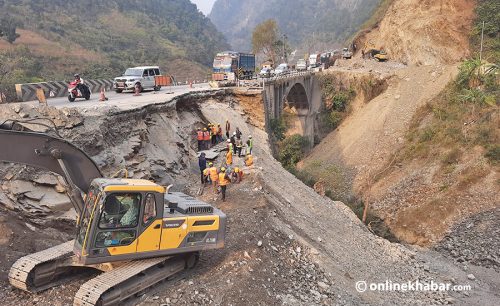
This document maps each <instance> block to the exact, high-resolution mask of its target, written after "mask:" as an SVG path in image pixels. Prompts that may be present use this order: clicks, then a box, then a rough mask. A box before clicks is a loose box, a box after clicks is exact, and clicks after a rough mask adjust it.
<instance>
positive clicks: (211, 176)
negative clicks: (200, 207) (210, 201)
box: [208, 162, 219, 193]
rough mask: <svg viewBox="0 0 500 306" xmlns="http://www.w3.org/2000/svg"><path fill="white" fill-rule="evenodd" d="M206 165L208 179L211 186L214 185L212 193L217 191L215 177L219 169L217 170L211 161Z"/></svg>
mask: <svg viewBox="0 0 500 306" xmlns="http://www.w3.org/2000/svg"><path fill="white" fill-rule="evenodd" d="M208 166H209V167H210V169H209V170H208V172H209V174H210V180H211V181H212V186H213V187H214V193H217V177H218V174H219V171H217V168H216V167H214V164H213V163H212V162H210V163H208Z"/></svg>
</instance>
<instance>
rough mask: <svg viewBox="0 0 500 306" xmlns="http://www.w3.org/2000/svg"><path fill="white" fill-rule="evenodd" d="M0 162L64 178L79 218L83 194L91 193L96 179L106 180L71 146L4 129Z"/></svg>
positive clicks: (0, 136) (0, 135)
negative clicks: (91, 187)
mask: <svg viewBox="0 0 500 306" xmlns="http://www.w3.org/2000/svg"><path fill="white" fill-rule="evenodd" d="M0 146H1V147H2V149H0V161H4V162H12V163H20V164H26V165H30V166H34V167H38V168H42V169H45V170H48V171H51V172H54V173H57V174H59V175H61V176H62V177H63V178H64V179H65V180H66V183H67V185H68V187H69V192H68V195H69V197H70V199H71V202H72V203H73V206H74V207H75V210H76V211H77V212H78V214H81V212H82V208H83V199H82V196H81V191H83V192H85V193H87V192H88V190H89V187H90V183H91V182H92V180H93V179H95V178H98V177H102V174H101V171H100V170H99V168H98V167H97V165H96V164H95V162H94V161H93V160H92V159H91V158H90V157H89V156H88V155H87V154H86V153H85V152H83V151H82V150H80V149H78V148H77V147H75V146H74V145H73V144H71V143H70V142H68V141H66V140H64V139H61V138H56V137H52V136H49V135H46V134H43V133H35V132H25V131H13V130H8V129H6V127H5V126H0Z"/></svg>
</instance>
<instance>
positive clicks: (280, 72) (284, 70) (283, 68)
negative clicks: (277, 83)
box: [273, 63, 290, 75]
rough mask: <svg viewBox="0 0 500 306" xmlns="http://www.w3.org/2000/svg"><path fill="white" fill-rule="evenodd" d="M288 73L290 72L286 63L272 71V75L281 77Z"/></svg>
mask: <svg viewBox="0 0 500 306" xmlns="http://www.w3.org/2000/svg"><path fill="white" fill-rule="evenodd" d="M288 72H290V68H289V67H288V64H287V63H282V64H279V65H278V67H276V69H274V73H273V74H274V75H283V74H287V73H288Z"/></svg>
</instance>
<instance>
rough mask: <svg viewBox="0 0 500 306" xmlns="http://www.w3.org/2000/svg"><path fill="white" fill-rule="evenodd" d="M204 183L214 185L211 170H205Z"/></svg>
mask: <svg viewBox="0 0 500 306" xmlns="http://www.w3.org/2000/svg"><path fill="white" fill-rule="evenodd" d="M203 182H204V183H203V184H206V183H212V180H211V179H210V168H206V169H205V170H203Z"/></svg>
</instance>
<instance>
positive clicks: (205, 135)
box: [203, 128, 210, 150]
mask: <svg viewBox="0 0 500 306" xmlns="http://www.w3.org/2000/svg"><path fill="white" fill-rule="evenodd" d="M203 142H204V143H205V145H204V146H203V147H204V148H203V149H205V150H208V149H210V132H209V131H207V128H203Z"/></svg>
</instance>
